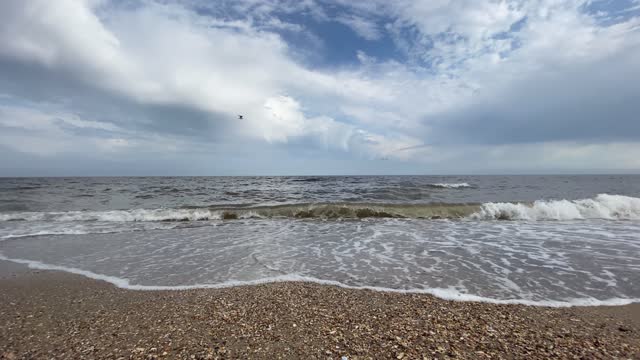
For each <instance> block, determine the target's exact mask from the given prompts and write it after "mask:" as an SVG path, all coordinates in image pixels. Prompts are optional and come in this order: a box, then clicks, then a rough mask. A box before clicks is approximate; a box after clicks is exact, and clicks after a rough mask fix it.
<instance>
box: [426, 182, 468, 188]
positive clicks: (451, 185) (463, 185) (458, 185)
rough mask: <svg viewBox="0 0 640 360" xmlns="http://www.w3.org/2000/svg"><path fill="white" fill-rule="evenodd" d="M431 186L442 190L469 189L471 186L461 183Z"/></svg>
mask: <svg viewBox="0 0 640 360" xmlns="http://www.w3.org/2000/svg"><path fill="white" fill-rule="evenodd" d="M431 186H433V187H437V188H444V189H458V188H470V187H471V185H469V184H468V183H466V182H463V183H436V184H431Z"/></svg>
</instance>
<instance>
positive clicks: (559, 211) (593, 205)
mask: <svg viewBox="0 0 640 360" xmlns="http://www.w3.org/2000/svg"><path fill="white" fill-rule="evenodd" d="M252 218H264V219H272V218H295V219H309V218H318V219H336V220H339V219H364V218H413V219H463V218H464V219H470V220H579V219H608V220H638V219H640V198H634V197H629V196H622V195H608V194H600V195H598V196H596V197H595V198H592V199H581V200H538V201H535V202H533V203H508V202H506V203H505V202H501V203H493V202H489V203H483V204H445V203H433V204H357V203H328V204H289V205H276V206H259V207H251V208H248V207H220V206H212V207H207V208H165V209H132V210H111V211H67V212H11V213H0V221H105V222H157V221H206V220H236V219H252Z"/></svg>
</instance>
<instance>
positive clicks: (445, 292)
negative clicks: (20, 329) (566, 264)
mask: <svg viewBox="0 0 640 360" xmlns="http://www.w3.org/2000/svg"><path fill="white" fill-rule="evenodd" d="M0 260H4V261H10V262H13V263H17V264H23V265H27V266H28V267H29V268H31V269H38V270H54V271H64V272H67V273H71V274H76V275H82V276H85V277H87V278H91V279H95V280H101V281H106V282H108V283H110V284H112V285H115V286H116V287H119V288H122V289H127V290H138V291H179V290H194V289H224V288H230V287H236V286H254V285H261V284H269V283H280V282H307V283H315V284H320V285H330V286H338V287H341V288H346V289H354V290H372V291H380V292H391V293H402V294H428V295H432V296H435V297H438V298H440V299H444V300H454V301H471V302H484V303H492V304H522V305H532V306H548V307H573V306H620V305H628V304H632V303H638V302H640V298H610V299H604V300H600V299H596V298H592V297H588V298H573V299H564V300H529V299H496V298H490V297H484V296H478V295H473V294H466V293H463V292H461V291H459V290H456V289H453V288H430V289H394V288H386V287H379V286H366V285H365V286H353V285H347V284H344V283H341V282H339V281H335V280H325V279H318V278H315V277H309V276H301V275H298V274H286V275H279V276H274V277H266V278H261V279H256V280H249V281H225V282H222V283H216V284H195V285H176V286H167V285H138V284H131V282H130V280H129V279H126V278H121V277H116V276H111V275H105V274H99V273H95V272H92V271H88V270H83V269H79V268H74V267H67V266H60V265H52V264H46V263H43V262H40V261H35V260H28V259H16V258H9V257H6V256H4V255H3V254H2V253H0Z"/></svg>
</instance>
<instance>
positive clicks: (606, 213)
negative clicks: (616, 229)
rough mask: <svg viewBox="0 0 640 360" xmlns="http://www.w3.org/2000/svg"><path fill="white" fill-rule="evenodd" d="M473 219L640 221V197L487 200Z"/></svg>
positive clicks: (607, 196) (601, 195)
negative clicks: (521, 201) (529, 202)
mask: <svg viewBox="0 0 640 360" xmlns="http://www.w3.org/2000/svg"><path fill="white" fill-rule="evenodd" d="M471 218H473V219H484V220H583V219H606V220H640V198H635V197H630V196H623V195H608V194H600V195H598V196H596V197H595V198H593V199H581V200H538V201H535V202H534V203H532V204H526V203H485V204H482V206H481V209H480V211H478V212H477V213H474V214H472V216H471Z"/></svg>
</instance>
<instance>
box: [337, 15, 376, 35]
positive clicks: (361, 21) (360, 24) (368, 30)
mask: <svg viewBox="0 0 640 360" xmlns="http://www.w3.org/2000/svg"><path fill="white" fill-rule="evenodd" d="M336 21H338V22H339V23H342V24H344V25H347V26H348V27H350V28H351V29H352V30H353V31H354V32H355V33H356V34H358V35H359V36H361V37H362V38H363V39H365V40H378V39H380V37H382V34H381V32H380V29H379V28H378V25H377V24H376V23H375V22H373V21H371V20H367V19H365V18H362V17H359V16H355V15H351V16H339V17H338V18H337V19H336Z"/></svg>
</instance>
